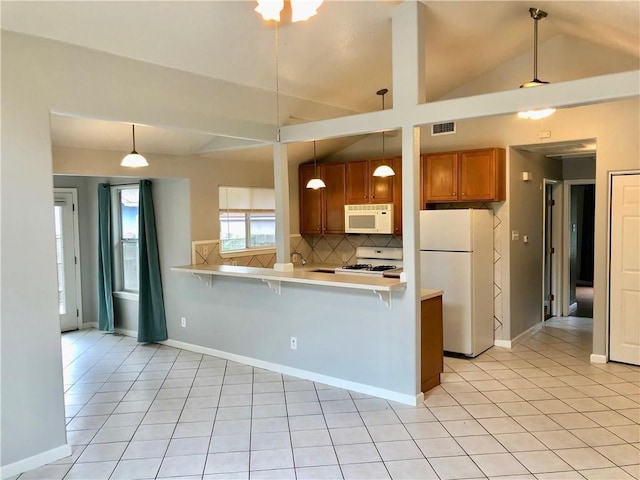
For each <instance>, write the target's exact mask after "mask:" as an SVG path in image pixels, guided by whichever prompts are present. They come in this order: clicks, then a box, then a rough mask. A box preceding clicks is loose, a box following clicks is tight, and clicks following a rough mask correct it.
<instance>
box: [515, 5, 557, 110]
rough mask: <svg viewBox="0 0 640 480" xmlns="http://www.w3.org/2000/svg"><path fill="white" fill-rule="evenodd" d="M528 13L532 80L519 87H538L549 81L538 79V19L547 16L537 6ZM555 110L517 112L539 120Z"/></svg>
mask: <svg viewBox="0 0 640 480" xmlns="http://www.w3.org/2000/svg"><path fill="white" fill-rule="evenodd" d="M529 14H530V15H531V18H532V19H533V80H531V81H530V82H526V83H523V84H522V85H520V88H531V87H540V86H542V85H546V84H548V83H549V82H545V81H543V80H540V79H538V20H541V19H543V18H545V17H546V16H547V12H545V11H543V10H540V9H538V8H530V9H529ZM555 111H556V109H555V108H544V109H542V110H528V111H526V112H519V113H518V117H520V118H526V119H531V120H540V119H541V118H546V117H548V116H550V115H553V113H554V112H555Z"/></svg>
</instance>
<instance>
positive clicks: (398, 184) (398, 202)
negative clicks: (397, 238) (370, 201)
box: [391, 157, 402, 235]
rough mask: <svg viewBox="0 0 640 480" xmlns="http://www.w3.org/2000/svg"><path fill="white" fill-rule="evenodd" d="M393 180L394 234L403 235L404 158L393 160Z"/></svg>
mask: <svg viewBox="0 0 640 480" xmlns="http://www.w3.org/2000/svg"><path fill="white" fill-rule="evenodd" d="M391 167H392V168H393V171H394V172H396V174H395V175H394V176H393V177H392V178H393V234H394V235H402V157H394V158H392V159H391Z"/></svg>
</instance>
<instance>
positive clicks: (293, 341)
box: [291, 337, 298, 350]
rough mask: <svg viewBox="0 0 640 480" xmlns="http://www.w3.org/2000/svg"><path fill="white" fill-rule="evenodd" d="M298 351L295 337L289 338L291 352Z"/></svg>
mask: <svg viewBox="0 0 640 480" xmlns="http://www.w3.org/2000/svg"><path fill="white" fill-rule="evenodd" d="M297 349H298V339H297V338H296V337H291V350H297Z"/></svg>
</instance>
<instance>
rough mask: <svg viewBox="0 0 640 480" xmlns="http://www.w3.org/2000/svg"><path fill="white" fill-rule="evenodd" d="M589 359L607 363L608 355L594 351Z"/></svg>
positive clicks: (594, 361) (593, 361)
mask: <svg viewBox="0 0 640 480" xmlns="http://www.w3.org/2000/svg"><path fill="white" fill-rule="evenodd" d="M589 361H590V362H591V363H607V356H606V355H598V354H596V353H592V354H591V357H589Z"/></svg>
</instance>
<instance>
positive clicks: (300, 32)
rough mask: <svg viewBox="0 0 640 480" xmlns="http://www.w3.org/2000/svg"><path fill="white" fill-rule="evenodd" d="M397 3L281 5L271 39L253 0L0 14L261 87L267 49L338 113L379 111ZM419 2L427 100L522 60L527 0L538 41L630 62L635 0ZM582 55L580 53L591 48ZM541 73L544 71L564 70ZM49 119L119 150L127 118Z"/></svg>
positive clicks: (159, 145) (638, 23)
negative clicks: (293, 8) (293, 10)
mask: <svg viewBox="0 0 640 480" xmlns="http://www.w3.org/2000/svg"><path fill="white" fill-rule="evenodd" d="M401 3H402V2H400V1H344V0H326V1H325V2H324V4H323V5H322V6H321V7H320V9H319V10H318V15H316V16H315V17H312V18H311V19H310V20H308V21H307V22H299V23H295V24H292V23H290V22H288V21H287V18H288V16H287V12H285V14H284V15H283V21H282V22H281V23H280V24H279V26H278V30H277V38H278V46H277V48H276V29H275V24H274V22H265V21H263V20H262V19H261V17H260V16H259V15H258V14H257V13H256V12H254V11H253V9H254V8H255V5H256V3H255V2H254V1H248V0H244V1H171V2H160V1H131V2H129V1H127V2H114V1H83V2H82V1H81V2H76V1H66V2H63V1H46V2H31V1H30V2H24V1H17V2H12V1H3V2H2V3H1V8H2V15H1V21H2V28H3V29H6V30H11V31H15V32H20V33H25V34H30V35H36V36H41V37H45V38H49V39H53V40H58V41H62V42H67V43H71V44H75V45H80V46H84V47H88V48H91V49H95V50H100V51H103V52H107V53H111V54H115V55H119V56H124V57H128V58H132V59H135V60H140V61H144V62H150V63H154V64H158V65H162V66H166V67H170V68H175V69H179V70H184V71H188V72H192V73H195V74H199V75H204V76H208V77H212V78H216V79H221V80H224V81H228V82H232V83H237V84H241V85H246V86H249V87H254V88H259V89H263V90H267V91H275V89H276V60H275V59H276V53H277V58H278V60H277V65H278V85H279V91H280V94H281V95H283V96H287V97H296V98H300V99H305V100H309V101H311V102H314V103H315V104H317V105H318V106H319V107H321V106H323V105H325V106H330V107H331V108H334V107H337V108H339V109H340V111H341V112H343V113H344V114H347V113H349V112H353V113H355V112H367V111H373V110H377V109H379V108H380V98H379V97H377V96H376V95H375V92H376V91H377V90H378V89H380V88H383V87H388V88H390V89H392V88H393V86H392V85H391V83H392V82H391V77H392V72H391V17H392V14H393V10H394V8H396V7H397V6H398V5H400V4H401ZM423 3H424V4H425V6H426V8H425V15H426V18H425V39H424V42H425V54H426V60H425V67H426V72H425V75H426V84H427V96H428V99H429V100H435V99H438V98H442V97H445V96H447V95H450V94H451V92H454V91H456V89H458V88H460V87H463V86H464V85H466V84H468V83H469V82H472V81H473V80H475V79H477V78H479V77H482V76H483V75H486V74H488V73H489V72H491V71H494V70H495V69H496V68H498V67H499V66H500V65H503V64H505V63H506V62H509V61H511V60H513V59H515V58H518V57H522V56H523V55H527V56H528V57H527V58H531V61H532V53H531V52H532V46H533V21H532V20H531V18H530V16H529V12H528V8H529V7H537V8H541V9H543V10H546V11H547V12H548V13H549V16H548V17H547V18H546V19H544V21H543V22H541V23H540V25H539V34H540V43H544V42H548V41H550V40H552V39H554V38H559V37H562V38H569V39H573V40H578V41H584V42H587V44H594V45H599V46H601V47H604V48H606V49H609V50H611V51H612V52H617V53H619V54H621V55H624V56H626V58H631V59H633V60H634V61H637V62H638V63H639V64H640V2H638V1H582V2H581V1H540V2H527V3H524V2H521V1H497V2H485V1H470V2H462V1H434V2H431V1H425V2H423ZM286 8H287V7H285V9H286ZM583 61H584V62H589V58H584V59H583ZM543 67H544V60H542V59H541V61H540V68H543ZM626 67H627V64H625V65H620V66H616V65H615V63H614V64H612V65H611V66H610V67H607V68H608V69H609V70H610V71H605V72H602V73H613V72H617V71H622V70H628V69H629V68H626ZM527 68H528V67H527ZM636 68H638V67H636ZM531 73H532V72H531V69H529V68H528V69H527V71H526V72H523V75H524V77H523V78H522V79H521V80H522V82H524V81H527V80H530V79H531V78H530V77H531ZM546 73H547V75H543V77H545V76H546V77H549V78H548V79H551V80H554V81H561V80H565V79H563V78H561V79H553V78H551V77H553V75H552V72H546ZM516 87H517V85H514V86H513V88H516ZM388 98H389V100H390V99H391V95H389V97H388ZM390 103H391V102H390V101H389V103H388V104H387V106H389V105H390ZM327 108H329V107H327ZM329 110H330V108H329ZM290 112H291V113H290V115H291V117H290V118H289V121H290V122H292V123H294V122H299V121H308V120H315V119H319V118H325V117H326V116H327V109H324V110H323V109H322V108H319V109H318V110H317V111H311V110H309V109H308V108H307V109H305V110H304V111H301V112H296V111H295V109H291V110H290ZM52 128H53V141H54V144H57V145H62V146H65V145H66V146H83V147H91V146H93V147H94V148H104V149H117V150H126V149H127V148H128V146H127V145H125V146H124V148H123V146H122V145H117V146H116V145H114V144H113V143H111V142H110V140H108V139H109V138H114V137H117V136H116V135H106V134H105V133H106V132H107V131H108V129H109V128H112V129H113V128H121V129H122V128H126V126H125V125H108V124H107V122H95V121H92V120H90V119H82V120H80V119H69V118H55V119H54V120H53V122H52ZM78 131H84V132H86V133H87V134H86V135H84V136H83V138H85V139H86V141H85V143H86V145H78V144H77V143H78V140H77V139H78V138H79V137H78V135H77V132H78ZM111 133H113V132H111ZM147 133H148V134H149V135H151V134H152V133H153V129H152V128H151V127H149V128H148V129H147ZM156 133H158V132H156ZM140 134H145V132H144V131H141V132H140ZM154 137H157V139H154V140H153V144H154V147H153V150H154V151H155V153H168V154H187V153H188V154H205V155H206V154H208V153H210V152H212V151H217V150H218V151H219V150H225V149H227V148H228V145H226V144H225V142H224V141H223V140H220V138H216V137H214V136H206V135H202V134H196V133H193V134H192V133H188V132H187V133H184V132H173V133H172V134H170V135H166V134H157V135H154ZM74 139H75V140H74ZM81 143H82V142H81ZM125 143H126V140H125Z"/></svg>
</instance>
